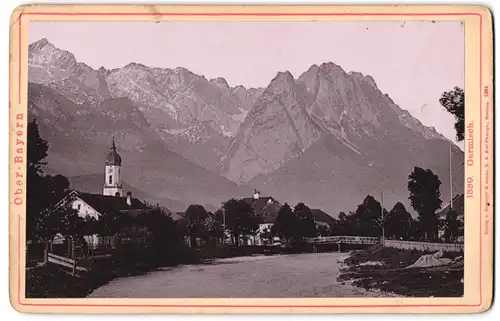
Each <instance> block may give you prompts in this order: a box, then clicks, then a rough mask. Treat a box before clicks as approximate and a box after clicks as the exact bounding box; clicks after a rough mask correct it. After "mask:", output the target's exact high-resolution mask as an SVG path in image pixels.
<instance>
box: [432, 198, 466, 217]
mask: <svg viewBox="0 0 500 321" xmlns="http://www.w3.org/2000/svg"><path fill="white" fill-rule="evenodd" d="M453 209H454V210H455V211H456V212H457V215H458V217H463V216H464V194H460V195H457V196H455V197H454V198H453ZM449 211H450V204H448V205H447V206H446V207H445V208H443V209H442V210H441V212H439V213H438V214H437V217H438V218H439V219H443V220H444V219H446V215H447V214H448V212H449Z"/></svg>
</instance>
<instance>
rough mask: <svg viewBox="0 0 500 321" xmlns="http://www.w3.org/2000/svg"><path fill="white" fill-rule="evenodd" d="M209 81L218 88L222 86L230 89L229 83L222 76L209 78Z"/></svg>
mask: <svg viewBox="0 0 500 321" xmlns="http://www.w3.org/2000/svg"><path fill="white" fill-rule="evenodd" d="M210 82H211V83H214V84H215V85H216V86H218V87H219V88H222V89H224V90H229V89H230V87H229V84H228V83H227V81H226V79H224V78H222V77H217V78H215V79H211V80H210Z"/></svg>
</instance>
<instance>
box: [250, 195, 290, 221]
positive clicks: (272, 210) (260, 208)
mask: <svg viewBox="0 0 500 321" xmlns="http://www.w3.org/2000/svg"><path fill="white" fill-rule="evenodd" d="M243 200H244V201H245V202H247V203H248V204H250V205H252V207H253V210H254V213H255V215H256V216H260V217H261V219H262V220H261V223H274V221H275V220H276V218H277V217H278V212H279V211H280V209H281V204H280V203H279V202H278V201H276V200H275V199H274V198H272V197H270V196H265V197H259V198H258V199H254V198H252V197H247V198H244V199H243Z"/></svg>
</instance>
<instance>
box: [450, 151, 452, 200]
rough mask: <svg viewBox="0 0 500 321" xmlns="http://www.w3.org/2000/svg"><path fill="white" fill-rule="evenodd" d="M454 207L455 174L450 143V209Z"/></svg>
mask: <svg viewBox="0 0 500 321" xmlns="http://www.w3.org/2000/svg"><path fill="white" fill-rule="evenodd" d="M452 209H453V175H452V174H451V145H450V210H452Z"/></svg>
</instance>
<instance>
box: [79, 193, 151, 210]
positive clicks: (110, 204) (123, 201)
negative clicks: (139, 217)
mask: <svg viewBox="0 0 500 321" xmlns="http://www.w3.org/2000/svg"><path fill="white" fill-rule="evenodd" d="M75 193H76V196H77V197H79V198H81V199H82V200H83V201H84V202H85V203H87V204H88V205H90V206H92V208H94V209H95V210H96V211H98V212H99V213H101V214H104V213H111V212H116V211H131V210H145V209H146V208H147V207H146V205H144V203H142V202H141V201H139V200H138V199H136V198H131V205H128V204H127V198H126V197H118V196H108V195H101V194H91V193H81V192H75Z"/></svg>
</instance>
